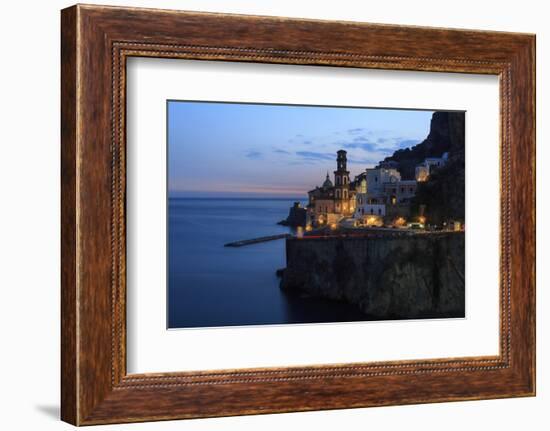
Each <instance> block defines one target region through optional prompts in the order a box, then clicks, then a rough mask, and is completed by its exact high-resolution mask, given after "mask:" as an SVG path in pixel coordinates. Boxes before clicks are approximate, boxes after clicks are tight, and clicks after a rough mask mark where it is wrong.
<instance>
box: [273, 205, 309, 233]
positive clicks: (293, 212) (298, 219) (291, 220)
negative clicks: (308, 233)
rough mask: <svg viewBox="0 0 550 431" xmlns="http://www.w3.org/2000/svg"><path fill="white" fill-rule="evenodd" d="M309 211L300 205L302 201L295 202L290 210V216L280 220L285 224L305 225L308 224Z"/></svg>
mask: <svg viewBox="0 0 550 431" xmlns="http://www.w3.org/2000/svg"><path fill="white" fill-rule="evenodd" d="M306 214H307V211H306V209H305V208H303V207H302V206H301V205H300V202H294V205H293V206H291V207H290V210H289V211H288V217H287V218H286V219H285V220H282V221H280V222H279V224H281V225H283V226H291V227H298V226H302V227H305V225H306Z"/></svg>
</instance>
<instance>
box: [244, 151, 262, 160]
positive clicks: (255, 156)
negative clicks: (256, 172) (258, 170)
mask: <svg viewBox="0 0 550 431" xmlns="http://www.w3.org/2000/svg"><path fill="white" fill-rule="evenodd" d="M246 157H247V158H249V159H252V160H258V159H261V158H262V153H261V152H260V151H256V150H250V151H249V152H248V153H246Z"/></svg>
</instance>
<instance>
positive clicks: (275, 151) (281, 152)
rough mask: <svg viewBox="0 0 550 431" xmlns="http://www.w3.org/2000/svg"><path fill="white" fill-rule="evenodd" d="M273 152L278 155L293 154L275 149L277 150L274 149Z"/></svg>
mask: <svg viewBox="0 0 550 431" xmlns="http://www.w3.org/2000/svg"><path fill="white" fill-rule="evenodd" d="M273 152H274V153H277V154H291V153H290V151H287V150H281V149H280V148H275V149H273Z"/></svg>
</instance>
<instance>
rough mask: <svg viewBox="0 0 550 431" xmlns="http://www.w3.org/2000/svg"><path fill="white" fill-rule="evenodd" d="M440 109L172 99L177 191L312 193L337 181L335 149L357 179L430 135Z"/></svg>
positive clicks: (171, 149) (171, 155)
mask: <svg viewBox="0 0 550 431" xmlns="http://www.w3.org/2000/svg"><path fill="white" fill-rule="evenodd" d="M432 114H433V111H419V110H398V109H371V108H346V107H318V106H303V105H262V104H246V103H219V102H186V101H169V102H168V192H169V196H171V197H305V196H306V195H307V192H308V191H309V190H311V189H313V188H315V186H317V185H319V186H320V185H321V184H322V183H323V181H324V180H325V176H326V173H327V171H328V172H329V174H330V177H331V180H332V181H334V174H333V171H334V170H335V169H336V151H338V150H340V149H343V150H346V151H347V152H348V170H349V171H351V173H350V178H352V179H353V177H354V176H355V175H358V174H359V173H361V172H363V171H364V170H365V169H366V168H368V167H373V166H375V165H376V164H378V162H379V161H380V160H383V159H384V157H387V156H390V155H392V154H393V152H394V151H395V150H397V149H399V148H407V147H411V146H413V145H416V144H417V143H419V142H421V141H422V140H424V139H425V138H426V136H427V135H428V132H429V128H430V120H431V117H432Z"/></svg>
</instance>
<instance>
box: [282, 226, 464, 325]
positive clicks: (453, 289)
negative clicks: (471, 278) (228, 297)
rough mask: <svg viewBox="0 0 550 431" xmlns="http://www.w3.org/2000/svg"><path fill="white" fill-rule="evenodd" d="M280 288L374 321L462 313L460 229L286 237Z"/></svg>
mask: <svg viewBox="0 0 550 431" xmlns="http://www.w3.org/2000/svg"><path fill="white" fill-rule="evenodd" d="M286 256H287V267H286V269H285V270H284V272H283V274H282V279H281V288H282V289H284V290H287V291H291V292H292V291H296V292H302V293H306V294H307V295H311V296H316V297H322V298H327V299H333V300H338V301H346V302H349V303H351V304H355V305H357V306H358V307H359V308H360V309H361V310H362V311H363V312H364V313H365V314H366V315H367V316H369V317H370V318H373V319H411V318H425V317H464V310H465V296H464V294H465V289H464V265H465V263H464V233H463V232H444V233H430V234H415V235H412V236H403V237H384V236H381V237H377V238H350V237H348V238H345V237H327V238H316V239H307V238H303V239H296V238H289V239H287V240H286Z"/></svg>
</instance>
